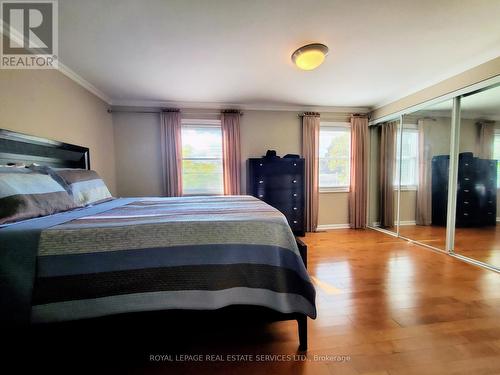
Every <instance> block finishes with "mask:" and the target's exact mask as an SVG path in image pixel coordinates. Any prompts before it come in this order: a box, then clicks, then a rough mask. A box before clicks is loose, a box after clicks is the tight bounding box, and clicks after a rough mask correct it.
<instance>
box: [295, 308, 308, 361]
mask: <svg viewBox="0 0 500 375" xmlns="http://www.w3.org/2000/svg"><path fill="white" fill-rule="evenodd" d="M297 323H298V326H299V350H300V351H303V352H305V351H306V350H307V315H303V316H300V317H299V318H298V319H297Z"/></svg>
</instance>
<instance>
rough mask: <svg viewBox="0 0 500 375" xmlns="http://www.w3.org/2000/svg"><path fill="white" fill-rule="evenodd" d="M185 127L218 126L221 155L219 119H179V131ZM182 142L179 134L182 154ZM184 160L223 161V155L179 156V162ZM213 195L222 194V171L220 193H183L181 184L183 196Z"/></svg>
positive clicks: (220, 124)
mask: <svg viewBox="0 0 500 375" xmlns="http://www.w3.org/2000/svg"><path fill="white" fill-rule="evenodd" d="M185 128H219V129H221V155H222V122H221V120H220V119H219V120H215V119H184V118H183V119H181V131H182V129H185ZM183 146H184V144H183V142H182V136H181V154H182V148H183ZM184 160H194V161H197V160H221V162H222V163H224V156H223V155H222V156H221V158H220V159H219V158H185V157H184V156H182V157H181V164H183V162H184ZM183 174H184V171H183V170H181V175H183ZM215 195H224V171H223V172H222V191H221V192H220V193H212V192H206V193H197V194H191V193H184V185H183V186H182V196H184V197H190V196H215Z"/></svg>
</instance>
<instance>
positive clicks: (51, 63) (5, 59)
mask: <svg viewBox="0 0 500 375" xmlns="http://www.w3.org/2000/svg"><path fill="white" fill-rule="evenodd" d="M0 4H1V18H2V24H3V26H2V34H3V35H2V48H1V56H0V57H1V59H0V68H2V69H53V68H57V53H58V51H57V50H58V38H57V30H58V29H57V0H51V1H2V2H0Z"/></svg>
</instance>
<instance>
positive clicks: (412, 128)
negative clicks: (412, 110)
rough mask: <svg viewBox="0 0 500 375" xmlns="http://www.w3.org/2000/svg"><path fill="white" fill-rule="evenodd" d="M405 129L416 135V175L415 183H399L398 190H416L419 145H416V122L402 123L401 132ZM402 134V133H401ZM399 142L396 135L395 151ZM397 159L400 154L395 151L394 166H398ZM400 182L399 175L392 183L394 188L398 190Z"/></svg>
mask: <svg viewBox="0 0 500 375" xmlns="http://www.w3.org/2000/svg"><path fill="white" fill-rule="evenodd" d="M405 130H410V131H411V132H412V133H416V135H417V148H416V150H417V155H416V157H415V164H416V166H415V170H416V173H417V176H416V183H415V184H412V185H406V184H405V185H400V190H401V191H417V190H418V162H419V160H418V158H419V145H418V142H419V135H418V124H413V123H404V124H403V130H402V131H403V132H404V131H405ZM403 134H404V133H403ZM401 141H402V138H401ZM398 143H399V136H398V137H397V140H396V151H397V145H398ZM400 151H401V150H400ZM398 160H399V162H400V163H401V160H402V158H401V154H398V153H397V152H396V160H395V162H396V168H397V167H398ZM400 183H401V176H399V181H395V184H394V190H398V184H400Z"/></svg>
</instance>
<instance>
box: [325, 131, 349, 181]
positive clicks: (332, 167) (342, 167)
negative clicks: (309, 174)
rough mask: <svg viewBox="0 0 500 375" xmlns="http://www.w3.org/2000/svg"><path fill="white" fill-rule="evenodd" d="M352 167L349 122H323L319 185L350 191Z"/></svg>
mask: <svg viewBox="0 0 500 375" xmlns="http://www.w3.org/2000/svg"><path fill="white" fill-rule="evenodd" d="M350 167H351V128H350V125H349V124H348V123H332V122H322V123H321V127H320V131H319V187H320V189H321V190H323V191H328V190H330V191H335V190H338V191H348V190H349V184H350V174H351V171H350Z"/></svg>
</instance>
